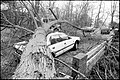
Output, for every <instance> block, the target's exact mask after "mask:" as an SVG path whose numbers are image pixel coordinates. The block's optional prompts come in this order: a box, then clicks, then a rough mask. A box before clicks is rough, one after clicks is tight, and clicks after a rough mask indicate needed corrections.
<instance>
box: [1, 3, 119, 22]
mask: <svg viewBox="0 0 120 80" xmlns="http://www.w3.org/2000/svg"><path fill="white" fill-rule="evenodd" d="M42 2H44V3H48V2H49V1H42ZM51 2H53V1H51ZM67 2H68V1H55V6H56V7H59V8H60V9H62V8H64V7H65V4H66V3H67ZM72 2H73V6H75V5H80V4H81V3H82V2H83V1H72ZM89 2H90V5H91V6H93V7H94V9H93V19H94V18H95V16H96V15H97V13H98V10H99V4H100V2H101V1H89ZM111 2H113V1H102V8H101V10H102V12H101V14H100V17H101V16H102V15H103V14H104V16H103V21H104V19H105V18H106V17H107V12H109V11H111ZM116 2H117V11H116V13H115V15H116V14H119V1H116ZM6 6H7V5H5V4H4V5H3V4H2V5H1V9H3V8H4V9H7V7H6ZM103 7H104V10H103ZM73 11H75V8H74V9H73ZM90 13H91V11H89V14H88V15H91V14H90ZM110 21H111V16H110V15H109V16H108V18H107V20H106V24H108V23H110ZM114 21H115V22H119V18H116V17H114Z"/></svg>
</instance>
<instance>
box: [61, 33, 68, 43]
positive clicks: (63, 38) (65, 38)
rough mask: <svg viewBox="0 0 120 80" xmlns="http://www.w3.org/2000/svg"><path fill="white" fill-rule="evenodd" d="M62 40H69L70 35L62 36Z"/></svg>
mask: <svg viewBox="0 0 120 80" xmlns="http://www.w3.org/2000/svg"><path fill="white" fill-rule="evenodd" d="M60 38H62V41H64V40H68V39H69V37H68V35H66V34H61V35H60Z"/></svg>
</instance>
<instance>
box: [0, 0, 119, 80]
mask: <svg viewBox="0 0 120 80" xmlns="http://www.w3.org/2000/svg"><path fill="white" fill-rule="evenodd" d="M23 2H25V1H23ZM98 2H99V3H100V4H99V5H98V6H99V10H98V13H97V15H96V17H95V19H94V20H93V15H94V14H93V11H94V8H93V7H94V5H91V4H90V2H89V1H85V2H81V4H80V5H76V6H74V5H73V2H71V1H68V2H67V4H65V7H64V8H59V7H56V6H55V3H56V1H52V2H51V1H49V2H48V3H47V4H44V2H43V1H35V2H34V1H27V2H25V3H26V4H25V5H26V6H29V8H30V10H31V11H32V12H33V15H34V17H36V18H37V20H38V21H37V25H38V26H41V19H42V18H48V19H53V20H55V18H54V16H53V14H52V13H51V12H50V11H49V9H48V8H51V9H52V10H53V12H54V13H55V15H56V16H57V18H58V19H63V20H68V21H70V22H71V23H72V24H74V25H76V26H77V27H78V28H82V27H86V26H94V27H97V28H98V27H101V26H106V24H105V22H106V19H107V18H108V16H111V21H110V23H109V27H112V28H114V27H118V28H119V23H117V22H114V17H117V18H119V12H118V11H117V9H116V8H117V6H116V4H117V2H115V1H113V2H111V10H110V11H108V12H107V15H108V16H107V17H106V18H104V17H105V16H104V14H103V15H102V17H100V14H101V13H102V11H104V9H103V8H102V7H101V6H102V5H104V2H103V1H98ZM1 5H4V6H7V7H4V8H1V73H2V75H1V77H2V78H10V77H11V75H12V73H13V72H14V70H15V68H16V66H17V63H19V60H18V58H19V57H18V56H17V55H16V54H14V52H15V51H14V49H13V47H12V46H13V44H14V43H16V42H19V41H23V40H29V39H30V36H29V35H31V34H32V33H31V32H30V31H29V32H28V31H27V30H23V29H20V28H25V29H29V30H31V31H34V30H35V28H36V27H35V26H36V24H35V23H34V19H33V18H32V16H31V14H30V13H29V11H28V9H26V6H25V5H24V4H23V3H22V1H1ZM5 8H7V9H5ZM73 8H74V9H75V11H74V12H73ZM90 11H91V12H90ZM115 12H118V14H117V15H115ZM88 13H91V16H90V15H88ZM14 25H16V26H17V25H18V27H19V28H17V27H15V26H14ZM62 28H63V30H64V32H65V33H67V34H71V33H72V32H76V31H77V30H76V29H75V28H73V27H70V26H66V25H64V27H62ZM73 35H74V34H73ZM6 66H9V67H6Z"/></svg>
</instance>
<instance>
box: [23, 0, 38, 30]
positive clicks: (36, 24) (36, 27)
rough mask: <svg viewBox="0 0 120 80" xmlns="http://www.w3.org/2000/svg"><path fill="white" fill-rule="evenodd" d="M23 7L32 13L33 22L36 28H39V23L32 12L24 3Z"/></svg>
mask: <svg viewBox="0 0 120 80" xmlns="http://www.w3.org/2000/svg"><path fill="white" fill-rule="evenodd" d="M22 3H23V5H24V6H25V8H26V9H27V10H28V11H29V12H30V15H31V17H32V18H33V21H34V23H35V27H36V28H38V25H37V22H36V20H35V17H34V14H33V13H32V11H31V10H30V9H29V8H28V7H27V6H26V4H25V3H24V2H23V1H22Z"/></svg>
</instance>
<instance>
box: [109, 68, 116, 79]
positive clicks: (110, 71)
mask: <svg viewBox="0 0 120 80" xmlns="http://www.w3.org/2000/svg"><path fill="white" fill-rule="evenodd" d="M108 72H109V73H110V75H111V76H112V77H113V79H115V77H114V75H113V74H112V72H111V69H110V70H108Z"/></svg>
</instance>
